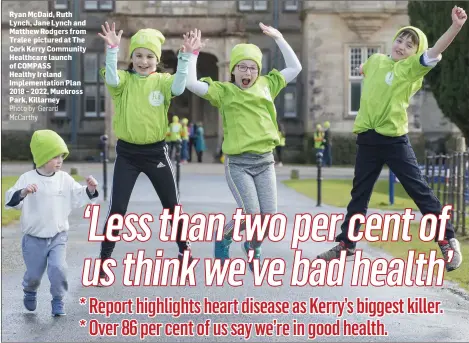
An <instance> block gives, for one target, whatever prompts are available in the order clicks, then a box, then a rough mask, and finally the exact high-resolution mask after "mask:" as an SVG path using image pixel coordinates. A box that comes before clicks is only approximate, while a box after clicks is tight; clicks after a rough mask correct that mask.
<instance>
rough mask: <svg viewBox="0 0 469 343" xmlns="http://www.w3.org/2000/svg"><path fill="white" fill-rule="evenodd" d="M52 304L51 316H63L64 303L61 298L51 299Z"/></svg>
mask: <svg viewBox="0 0 469 343" xmlns="http://www.w3.org/2000/svg"><path fill="white" fill-rule="evenodd" d="M51 305H52V316H53V317H60V316H65V315H66V313H65V308H64V307H65V304H64V302H63V301H62V299H52V301H51Z"/></svg>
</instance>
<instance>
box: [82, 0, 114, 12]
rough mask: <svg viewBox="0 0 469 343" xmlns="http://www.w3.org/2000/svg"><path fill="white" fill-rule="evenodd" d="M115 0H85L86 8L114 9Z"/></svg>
mask: <svg viewBox="0 0 469 343" xmlns="http://www.w3.org/2000/svg"><path fill="white" fill-rule="evenodd" d="M113 9H114V0H85V10H88V11H112V10H113Z"/></svg>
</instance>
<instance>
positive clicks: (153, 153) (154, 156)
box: [99, 22, 192, 277]
mask: <svg viewBox="0 0 469 343" xmlns="http://www.w3.org/2000/svg"><path fill="white" fill-rule="evenodd" d="M102 30H103V33H102V34H101V33H99V35H100V36H101V37H102V38H103V40H104V41H105V42H106V43H107V52H106V68H102V69H101V70H100V74H101V76H102V77H103V78H104V79H105V83H106V86H107V89H108V90H109V92H110V94H111V96H112V99H113V102H114V108H115V114H114V117H113V129H114V132H115V134H116V136H117V138H118V141H117V145H116V153H117V156H116V161H115V164H114V176H113V181H112V193H111V202H110V205H109V211H108V214H107V218H106V224H105V228H104V231H105V232H106V230H107V222H108V218H109V217H110V216H111V215H113V214H120V215H122V216H124V215H125V214H126V212H127V206H128V204H129V200H130V196H131V193H132V190H133V188H134V185H135V182H136V181H137V178H138V176H139V174H140V173H144V174H146V175H147V176H148V178H149V179H150V181H151V183H152V184H153V187H154V188H155V191H156V193H157V194H158V197H159V198H160V201H161V204H162V206H163V208H167V209H169V210H170V211H171V213H173V211H174V207H175V206H176V205H179V204H180V203H179V194H178V190H177V187H176V182H175V178H174V170H173V166H172V164H171V160H170V157H169V154H168V146H167V144H166V142H165V136H166V132H167V128H168V109H169V106H170V103H171V98H172V97H173V96H178V95H181V94H182V93H183V92H184V89H185V86H186V76H187V72H188V62H189V55H190V54H191V52H192V51H191V50H190V47H189V46H183V48H182V50H183V51H180V52H179V55H178V67H177V71H176V74H175V75H170V74H167V73H159V72H156V69H157V65H158V64H159V63H160V61H161V45H162V44H163V43H164V41H165V37H164V36H163V34H162V33H161V32H160V31H158V30H154V29H142V30H140V31H138V32H137V33H136V34H135V35H133V36H132V38H131V39H130V49H129V57H130V58H131V63H130V65H129V68H128V69H127V70H117V53H118V50H119V44H120V40H121V36H122V32H123V31H122V30H121V31H120V32H119V34H116V31H115V24H114V23H113V24H112V28H110V27H109V24H108V23H107V22H106V26H105V27H104V26H102ZM181 230H182V224H181V225H179V226H178V235H177V245H178V247H179V255H178V258H179V260H180V261H182V257H183V253H184V251H186V250H189V251H190V245H189V242H185V241H182V240H181V239H180V235H181ZM113 234H114V235H116V234H117V232H116V233H114V232H113ZM115 244H116V243H115V242H111V241H107V240H106V241H104V242H103V243H102V244H101V254H100V257H101V259H102V260H105V259H109V258H110V257H111V254H112V252H113V250H114V247H115ZM100 276H101V277H104V276H105V275H104V273H103V271H102V270H101V272H100Z"/></svg>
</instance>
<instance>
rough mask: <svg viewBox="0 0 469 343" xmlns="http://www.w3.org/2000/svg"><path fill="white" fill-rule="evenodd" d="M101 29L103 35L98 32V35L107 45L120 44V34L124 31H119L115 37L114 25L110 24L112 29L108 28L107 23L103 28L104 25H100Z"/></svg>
mask: <svg viewBox="0 0 469 343" xmlns="http://www.w3.org/2000/svg"><path fill="white" fill-rule="evenodd" d="M101 28H102V29H103V34H102V33H100V32H98V35H99V36H100V37H101V38H102V39H104V41H105V42H106V43H107V45H110V46H114V45H119V43H120V42H121V37H122V33H123V32H124V31H122V30H120V31H119V34H118V35H116V23H112V27H111V28H109V24H108V22H106V27H104V25H101Z"/></svg>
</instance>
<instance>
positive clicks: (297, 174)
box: [290, 169, 300, 180]
mask: <svg viewBox="0 0 469 343" xmlns="http://www.w3.org/2000/svg"><path fill="white" fill-rule="evenodd" d="M299 178H300V171H299V170H298V169H292V170H291V172H290V179H292V180H298V179H299Z"/></svg>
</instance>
